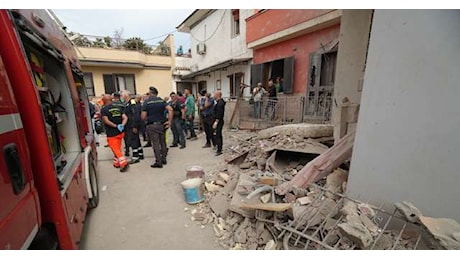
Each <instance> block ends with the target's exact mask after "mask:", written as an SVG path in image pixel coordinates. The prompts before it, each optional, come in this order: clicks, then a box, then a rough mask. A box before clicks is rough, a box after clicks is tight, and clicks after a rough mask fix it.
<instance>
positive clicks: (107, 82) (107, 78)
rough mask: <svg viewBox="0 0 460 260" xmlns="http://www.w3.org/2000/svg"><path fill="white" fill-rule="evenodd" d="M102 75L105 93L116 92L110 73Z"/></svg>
mask: <svg viewBox="0 0 460 260" xmlns="http://www.w3.org/2000/svg"><path fill="white" fill-rule="evenodd" d="M102 77H103V80H104V89H105V94H112V93H114V92H116V91H117V90H116V88H115V82H114V81H113V76H112V74H104V75H102Z"/></svg>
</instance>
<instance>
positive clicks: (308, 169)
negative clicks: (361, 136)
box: [275, 132, 355, 195]
mask: <svg viewBox="0 0 460 260" xmlns="http://www.w3.org/2000/svg"><path fill="white" fill-rule="evenodd" d="M354 140H355V132H351V133H348V134H347V135H345V136H344V137H342V138H341V139H340V140H339V141H338V142H337V143H336V144H335V145H334V146H332V147H331V148H329V149H328V150H327V151H325V152H324V153H322V154H320V155H319V156H318V157H316V158H315V159H313V160H312V161H310V162H309V163H308V164H306V165H305V166H304V167H303V168H302V170H300V171H299V172H298V173H297V175H296V176H295V177H294V178H292V180H290V181H288V182H285V183H283V184H281V185H279V186H278V187H276V190H275V191H276V193H277V194H279V195H285V194H286V193H288V192H289V191H290V190H291V189H292V188H307V187H308V185H309V184H311V183H314V182H316V181H318V180H320V179H321V178H323V177H324V176H326V175H327V174H329V173H331V172H332V171H333V170H334V169H335V168H337V167H339V166H340V165H341V164H342V163H344V162H345V161H346V160H348V159H350V158H351V154H352V151H353V143H354Z"/></svg>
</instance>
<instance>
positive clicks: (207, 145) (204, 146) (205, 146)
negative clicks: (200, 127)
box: [202, 144, 211, 148]
mask: <svg viewBox="0 0 460 260" xmlns="http://www.w3.org/2000/svg"><path fill="white" fill-rule="evenodd" d="M209 147H211V145H210V144H205V145H203V147H202V148H209Z"/></svg>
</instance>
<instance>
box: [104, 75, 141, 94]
mask: <svg viewBox="0 0 460 260" xmlns="http://www.w3.org/2000/svg"><path fill="white" fill-rule="evenodd" d="M103 79H104V89H105V93H107V94H111V93H114V92H118V91H120V90H128V91H129V92H131V94H136V82H135V77H134V74H104V75H103Z"/></svg>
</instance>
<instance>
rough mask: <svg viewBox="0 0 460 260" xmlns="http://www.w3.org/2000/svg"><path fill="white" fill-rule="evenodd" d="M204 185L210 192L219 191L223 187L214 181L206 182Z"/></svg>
mask: <svg viewBox="0 0 460 260" xmlns="http://www.w3.org/2000/svg"><path fill="white" fill-rule="evenodd" d="M204 186H205V187H206V190H207V191H208V192H214V191H218V190H220V188H221V187H220V186H219V185H216V184H213V183H210V182H205V183H204Z"/></svg>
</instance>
